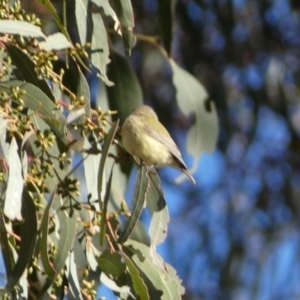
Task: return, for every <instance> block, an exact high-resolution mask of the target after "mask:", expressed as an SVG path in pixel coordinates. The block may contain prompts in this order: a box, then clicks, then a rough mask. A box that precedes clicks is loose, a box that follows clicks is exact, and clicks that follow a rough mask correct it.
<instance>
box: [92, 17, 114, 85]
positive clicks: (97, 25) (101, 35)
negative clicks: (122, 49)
mask: <svg viewBox="0 0 300 300" xmlns="http://www.w3.org/2000/svg"><path fill="white" fill-rule="evenodd" d="M92 20H93V26H94V27H93V33H92V40H91V44H92V45H91V61H92V64H93V65H94V66H95V67H96V68H97V69H98V70H99V73H98V74H97V75H98V77H99V78H101V79H102V80H103V82H104V83H105V84H106V85H108V86H112V85H113V82H112V81H110V80H109V79H108V77H107V76H106V66H107V65H108V64H109V62H110V59H109V47H108V41H107V33H106V28H105V25H104V23H103V20H102V17H101V15H100V14H96V13H93V14H92Z"/></svg>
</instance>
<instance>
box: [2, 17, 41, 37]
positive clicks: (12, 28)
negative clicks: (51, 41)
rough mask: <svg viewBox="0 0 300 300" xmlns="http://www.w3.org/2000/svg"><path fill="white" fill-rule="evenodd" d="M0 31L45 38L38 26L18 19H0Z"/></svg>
mask: <svg viewBox="0 0 300 300" xmlns="http://www.w3.org/2000/svg"><path fill="white" fill-rule="evenodd" d="M0 32H1V33H4V34H15V35H21V36H25V37H34V38H43V39H45V38H46V37H45V35H44V34H43V32H42V30H41V28H40V27H38V26H36V25H33V24H31V23H29V22H26V21H19V20H0Z"/></svg>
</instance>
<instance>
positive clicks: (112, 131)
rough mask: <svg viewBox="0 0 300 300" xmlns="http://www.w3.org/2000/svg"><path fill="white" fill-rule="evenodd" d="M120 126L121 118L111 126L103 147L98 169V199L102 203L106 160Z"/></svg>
mask: <svg viewBox="0 0 300 300" xmlns="http://www.w3.org/2000/svg"><path fill="white" fill-rule="evenodd" d="M118 127H119V120H117V121H116V122H115V123H114V124H113V125H112V127H111V128H110V130H109V132H108V134H107V136H106V139H105V142H104V145H103V148H102V155H101V160H100V165H99V171H98V199H99V201H100V203H102V181H103V176H104V167H105V162H106V159H107V156H108V151H109V149H110V146H111V145H112V143H113V141H114V138H115V135H116V133H117V130H118Z"/></svg>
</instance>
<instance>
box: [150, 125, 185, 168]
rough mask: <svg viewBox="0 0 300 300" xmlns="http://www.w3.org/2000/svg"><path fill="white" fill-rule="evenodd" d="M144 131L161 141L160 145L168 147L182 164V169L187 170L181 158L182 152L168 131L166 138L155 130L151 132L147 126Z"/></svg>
mask: <svg viewBox="0 0 300 300" xmlns="http://www.w3.org/2000/svg"><path fill="white" fill-rule="evenodd" d="M144 129H145V132H146V133H147V134H148V135H149V136H151V137H152V138H154V139H155V140H157V141H159V142H160V143H162V144H163V145H165V146H166V147H167V149H168V150H169V151H170V152H171V153H172V154H173V155H174V156H175V158H176V159H177V160H178V161H179V163H180V164H181V167H182V168H183V169H186V168H187V167H186V165H185V163H184V161H183V159H182V157H181V153H180V150H179V149H178V147H177V145H176V144H175V143H174V141H173V139H172V138H171V136H170V135H169V132H168V131H167V130H166V129H165V133H166V134H165V135H164V136H162V135H161V134H158V133H157V132H156V131H155V130H151V128H150V127H149V126H148V125H147V124H144Z"/></svg>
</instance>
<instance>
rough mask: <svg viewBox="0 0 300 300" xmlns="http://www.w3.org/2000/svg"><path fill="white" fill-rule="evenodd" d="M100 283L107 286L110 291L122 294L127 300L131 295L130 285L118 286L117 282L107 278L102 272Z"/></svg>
mask: <svg viewBox="0 0 300 300" xmlns="http://www.w3.org/2000/svg"><path fill="white" fill-rule="evenodd" d="M100 281H101V282H102V283H103V284H105V285H106V286H107V287H108V288H109V289H110V290H112V291H114V292H117V293H120V294H124V296H125V299H127V298H128V296H129V295H131V293H130V287H129V286H128V285H124V286H118V285H117V283H116V282H115V280H113V279H110V278H109V277H107V276H106V274H105V273H104V272H102V273H101V275H100ZM131 296H132V295H131Z"/></svg>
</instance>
